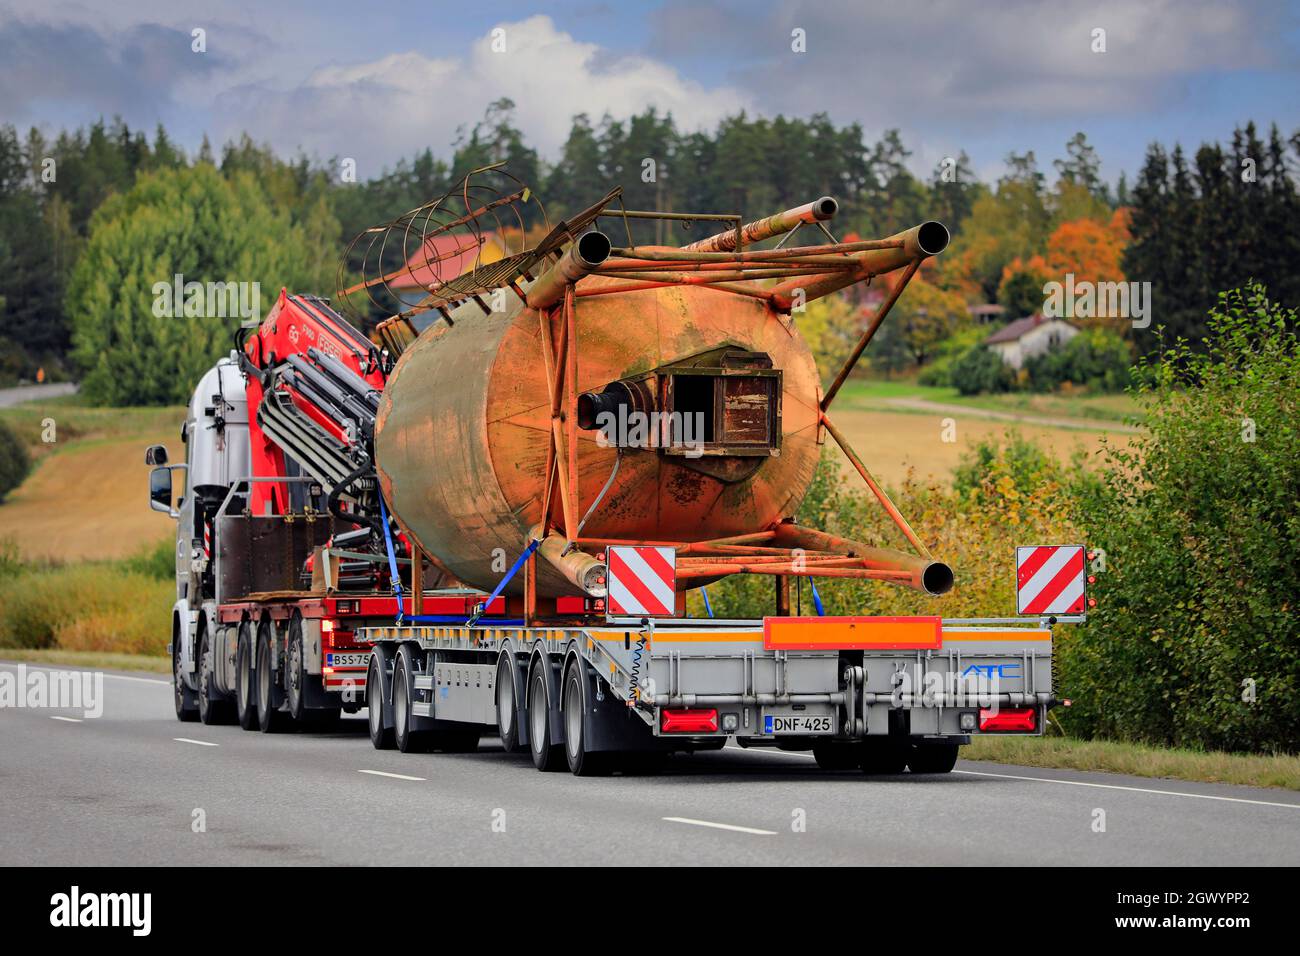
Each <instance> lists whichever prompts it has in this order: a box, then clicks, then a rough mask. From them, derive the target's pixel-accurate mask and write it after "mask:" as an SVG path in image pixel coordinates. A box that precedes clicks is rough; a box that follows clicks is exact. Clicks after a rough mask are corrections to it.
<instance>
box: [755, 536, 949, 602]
mask: <svg viewBox="0 0 1300 956" xmlns="http://www.w3.org/2000/svg"><path fill="white" fill-rule="evenodd" d="M773 530H774V531H775V532H776V537H775V539H774V543H776V544H780V545H782V546H784V547H788V548H802V549H804V550H805V551H834V552H836V553H837V554H848V555H852V556H854V557H857V558H861V559H862V563H863V564H864V565H865V566H866V567H868V568H871V569H873V570H878V571H906V572H907V573H908V575H909V577H908V578H907V579H906V580H902V579H900V580H899V581H898V583H899V584H903V585H906V586H907V587H910V588H912V589H914V590H917V591H924V592H925V593H926V594H934V595H939V594H947V593H948V592H949V591H951V590H952V585H953V573H952V568H950V567H949V566H948V565H946V564H944V563H943V562H942V561H935V560H933V559H931V558H922V557H920V556H918V555H914V554H907V553H905V552H903V551H895V550H894V549H893V548H873V547H871V546H870V545H866V544H863V543H862V542H860V541H854V540H852V539H851V538H840V537H837V536H835V535H833V534H827V533H826V532H825V531H818V530H816V529H815V528H805V527H803V526H802V525H797V524H793V523H792V522H789V521H783V522H781V523H780V524H778V525H777V526H776V527H775V528H774V529H773Z"/></svg>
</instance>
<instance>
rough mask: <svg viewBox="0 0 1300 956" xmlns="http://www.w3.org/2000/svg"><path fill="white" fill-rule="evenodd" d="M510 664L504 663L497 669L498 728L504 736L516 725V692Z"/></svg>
mask: <svg viewBox="0 0 1300 956" xmlns="http://www.w3.org/2000/svg"><path fill="white" fill-rule="evenodd" d="M509 666H510V665H509V664H508V663H503V664H502V665H501V667H500V668H499V669H498V671H497V728H498V729H499V730H500V731H501V736H502V737H506V736H508V735H509V734H510V731H511V730H512V729H513V728H514V726H515V692H514V682H513V681H512V680H511V679H510V670H509Z"/></svg>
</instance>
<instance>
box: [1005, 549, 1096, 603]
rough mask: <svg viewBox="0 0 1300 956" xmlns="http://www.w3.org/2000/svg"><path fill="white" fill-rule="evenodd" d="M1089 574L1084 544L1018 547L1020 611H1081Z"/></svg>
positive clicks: (1017, 589) (1017, 578) (1017, 599)
mask: <svg viewBox="0 0 1300 956" xmlns="http://www.w3.org/2000/svg"><path fill="white" fill-rule="evenodd" d="M1087 577H1088V569H1087V565H1086V564H1085V562H1084V551H1083V546H1082V545H1078V544H1065V545H1039V546H1035V547H1030V548H1016V610H1017V611H1018V612H1019V613H1021V614H1082V613H1083V611H1084V607H1085V606H1086V603H1087V595H1086V594H1085V592H1084V587H1085V584H1086V582H1087Z"/></svg>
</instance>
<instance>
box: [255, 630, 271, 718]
mask: <svg viewBox="0 0 1300 956" xmlns="http://www.w3.org/2000/svg"><path fill="white" fill-rule="evenodd" d="M270 657H271V647H270V644H269V643H266V642H263V644H262V652H261V653H260V654H258V655H257V706H258V709H259V710H260V711H261V712H262V713H265V714H268V715H269V714H270V711H271V660H270Z"/></svg>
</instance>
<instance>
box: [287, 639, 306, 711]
mask: <svg viewBox="0 0 1300 956" xmlns="http://www.w3.org/2000/svg"><path fill="white" fill-rule="evenodd" d="M301 675H302V644H301V643H299V642H298V641H292V642H291V643H290V645H289V667H288V672H287V673H286V674H285V675H284V678H285V679H284V682H285V684H286V685H287V689H288V692H289V709H290V710H292V711H293V712H294V716H295V717H296V716H297V714H298V709H299V704H300V703H301V701H302V677H301Z"/></svg>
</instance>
